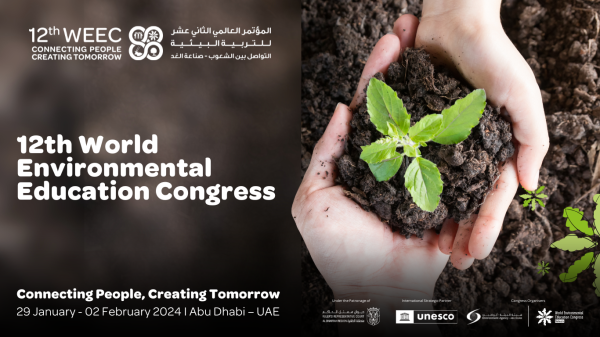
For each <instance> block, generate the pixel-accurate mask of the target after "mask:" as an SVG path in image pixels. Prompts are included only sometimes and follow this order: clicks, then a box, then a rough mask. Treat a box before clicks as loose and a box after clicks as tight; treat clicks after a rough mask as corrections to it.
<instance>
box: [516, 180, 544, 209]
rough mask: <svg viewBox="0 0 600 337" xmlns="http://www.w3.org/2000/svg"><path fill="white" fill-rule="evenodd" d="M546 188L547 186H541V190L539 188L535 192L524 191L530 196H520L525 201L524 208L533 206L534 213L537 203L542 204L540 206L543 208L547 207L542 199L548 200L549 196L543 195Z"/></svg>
mask: <svg viewBox="0 0 600 337" xmlns="http://www.w3.org/2000/svg"><path fill="white" fill-rule="evenodd" d="M544 188H545V186H540V188H538V189H537V190H536V191H535V192H533V191H530V190H526V189H524V190H525V191H527V193H528V194H521V195H520V197H521V198H523V199H525V200H524V201H523V207H527V206H531V210H532V211H534V210H535V206H536V203H538V204H540V206H542V207H546V205H544V202H543V201H542V199H546V198H548V196H547V195H545V194H541V193H542V191H543V190H544Z"/></svg>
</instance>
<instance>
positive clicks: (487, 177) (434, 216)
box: [338, 48, 514, 237]
mask: <svg viewBox="0 0 600 337" xmlns="http://www.w3.org/2000/svg"><path fill="white" fill-rule="evenodd" d="M375 77H376V78H377V79H379V80H382V81H385V82H386V83H387V84H388V85H389V86H390V87H392V88H393V89H394V90H395V91H396V93H397V94H398V97H399V98H400V99H402V101H403V102H404V106H405V107H406V109H407V110H408V113H409V114H411V125H414V124H415V123H416V122H417V121H419V120H420V119H421V118H423V117H424V116H426V115H428V114H435V113H440V112H441V111H442V110H443V109H446V108H449V107H450V106H451V105H452V104H453V103H454V102H455V101H456V100H457V99H459V98H463V97H465V96H466V95H467V94H469V93H470V92H471V89H470V88H469V87H467V86H466V85H464V84H461V83H460V82H459V81H458V80H457V79H455V78H453V77H452V76H451V75H450V74H449V73H448V72H446V71H444V69H434V66H433V65H432V64H431V61H430V60H429V54H427V53H426V52H425V51H423V50H415V49H410V48H408V49H406V51H405V52H404V53H403V55H402V59H401V62H400V63H398V62H394V63H392V64H391V65H390V67H389V69H388V72H387V78H385V79H384V77H383V74H381V73H378V74H376V75H375ZM351 126H352V132H351V133H350V135H349V141H347V142H346V143H345V144H346V154H345V155H344V156H343V157H342V158H340V160H339V162H338V168H339V171H340V176H341V178H342V180H343V183H345V184H346V185H347V186H348V187H349V188H350V189H351V190H349V191H347V192H346V194H347V195H348V196H349V197H351V198H352V199H354V200H355V201H357V202H358V203H359V204H360V205H361V206H362V207H363V208H364V209H365V210H367V211H373V212H375V213H377V214H378V215H379V217H380V218H381V219H382V220H384V221H386V222H388V223H389V225H390V226H392V227H393V228H397V229H399V230H400V233H402V234H403V235H406V237H410V236H411V235H412V234H414V235H417V236H418V237H423V231H424V230H426V229H429V228H435V227H440V226H441V225H442V222H443V221H444V220H445V219H446V218H447V217H451V218H453V219H454V220H455V221H460V220H463V219H468V218H469V217H470V216H471V214H473V213H474V212H475V211H477V209H478V208H479V206H481V204H482V203H483V201H484V200H485V197H486V196H487V194H488V192H489V191H491V189H492V186H493V184H494V183H495V182H496V180H497V179H498V177H499V176H500V173H499V172H498V163H500V162H503V161H505V160H506V159H507V158H509V157H510V156H512V155H513V152H514V147H513V144H512V142H511V139H512V133H511V131H510V124H509V123H508V122H507V121H505V120H504V119H502V118H501V117H500V109H494V108H492V107H491V105H490V104H488V105H487V106H486V108H485V111H484V113H483V116H482V118H481V120H480V123H479V125H477V126H476V127H475V128H473V130H472V131H471V135H470V136H469V138H467V139H466V140H465V141H463V142H461V143H459V144H456V145H440V144H436V143H434V142H429V143H427V147H422V148H420V150H421V154H422V156H423V157H424V158H425V159H428V160H430V161H432V162H433V163H435V164H436V165H437V166H438V169H439V170H440V173H441V177H442V181H443V182H444V189H443V191H442V195H441V201H440V204H439V205H438V207H437V209H436V210H435V211H433V212H427V211H423V210H421V209H420V208H419V207H418V206H417V205H416V204H415V203H414V202H413V201H412V198H411V196H410V193H409V192H408V190H407V189H406V187H405V186H404V172H405V171H406V169H407V167H408V165H409V164H410V160H409V159H408V158H406V159H405V160H403V162H402V167H401V168H400V171H398V173H397V174H396V175H395V176H394V177H393V178H392V179H390V180H389V181H385V182H377V180H376V179H375V177H374V176H373V174H372V173H371V171H370V169H369V166H368V164H367V163H365V162H364V161H363V160H361V159H359V157H360V154H361V152H362V150H361V146H365V145H369V144H371V143H373V142H375V141H377V140H378V139H379V138H382V137H383V136H384V135H382V134H381V133H380V132H379V131H377V130H376V128H375V125H374V124H373V123H371V121H370V119H369V113H368V112H367V108H366V104H362V105H360V106H359V107H358V108H357V111H355V112H354V115H353V118H352V123H351Z"/></svg>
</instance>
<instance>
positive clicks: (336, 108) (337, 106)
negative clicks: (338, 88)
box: [335, 102, 342, 110]
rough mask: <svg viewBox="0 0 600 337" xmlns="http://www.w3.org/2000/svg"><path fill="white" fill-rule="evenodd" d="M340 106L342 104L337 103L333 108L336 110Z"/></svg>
mask: <svg viewBox="0 0 600 337" xmlns="http://www.w3.org/2000/svg"><path fill="white" fill-rule="evenodd" d="M340 104H342V102H339V103H338V104H337V105H336V106H335V110H337V109H338V108H339V107H340Z"/></svg>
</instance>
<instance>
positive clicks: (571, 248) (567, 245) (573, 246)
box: [550, 234, 597, 252]
mask: <svg viewBox="0 0 600 337" xmlns="http://www.w3.org/2000/svg"><path fill="white" fill-rule="evenodd" d="M596 245H597V243H596V242H594V241H592V239H590V238H588V237H585V238H580V237H577V235H575V234H569V235H567V236H565V237H564V238H562V239H560V240H558V241H555V242H554V243H553V244H552V245H550V247H552V248H558V249H560V250H564V251H567V252H576V251H580V250H583V249H586V248H593V247H596Z"/></svg>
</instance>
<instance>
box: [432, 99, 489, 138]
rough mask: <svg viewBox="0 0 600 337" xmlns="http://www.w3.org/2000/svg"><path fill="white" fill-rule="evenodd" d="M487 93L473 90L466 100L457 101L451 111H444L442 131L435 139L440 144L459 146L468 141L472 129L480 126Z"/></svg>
mask: <svg viewBox="0 0 600 337" xmlns="http://www.w3.org/2000/svg"><path fill="white" fill-rule="evenodd" d="M485 100H486V96H485V91H484V90H482V89H477V90H473V91H472V92H471V93H470V94H468V95H467V96H466V97H465V98H462V99H459V100H457V101H456V102H455V103H454V105H452V106H451V107H450V108H449V109H445V110H444V111H442V116H443V122H442V129H441V131H440V132H439V133H438V134H437V136H435V138H434V139H433V141H434V142H436V143H439V144H444V145H448V144H458V143H460V142H462V141H463V140H465V139H467V137H469V135H470V134H471V129H472V128H473V127H475V126H476V125H477V124H479V119H480V118H481V116H482V114H483V110H484V109H485V104H486V103H485Z"/></svg>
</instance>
